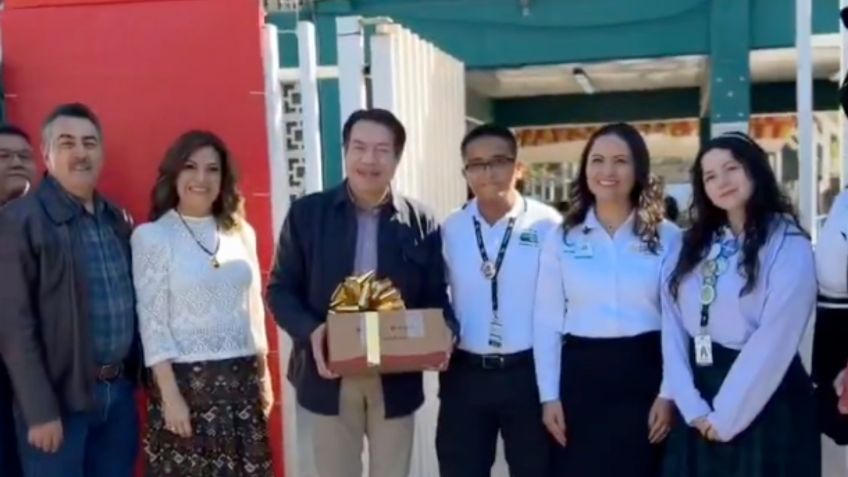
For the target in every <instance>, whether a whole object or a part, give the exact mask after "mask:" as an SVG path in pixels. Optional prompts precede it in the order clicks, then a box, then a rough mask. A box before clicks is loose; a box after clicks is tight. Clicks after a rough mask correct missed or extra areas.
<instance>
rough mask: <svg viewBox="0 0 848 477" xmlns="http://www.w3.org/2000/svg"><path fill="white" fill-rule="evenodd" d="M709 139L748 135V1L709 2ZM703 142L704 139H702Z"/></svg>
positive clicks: (749, 84)
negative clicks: (726, 134)
mask: <svg viewBox="0 0 848 477" xmlns="http://www.w3.org/2000/svg"><path fill="white" fill-rule="evenodd" d="M709 32H710V42H709V45H710V52H709V62H710V64H709V85H708V86H707V87H706V88H702V94H708V95H709V97H708V100H707V111H706V115H704V118H702V119H706V120H707V123H706V124H705V125H704V126H703V127H702V131H703V132H705V133H706V134H707V135H708V137H715V136H717V135H719V134H721V133H723V132H727V131H743V132H748V121H749V118H750V116H751V68H750V63H749V59H748V58H749V52H750V49H751V1H750V0H710V28H709ZM702 139H703V137H702Z"/></svg>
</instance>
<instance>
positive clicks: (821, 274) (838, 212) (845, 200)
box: [816, 191, 848, 298]
mask: <svg viewBox="0 0 848 477" xmlns="http://www.w3.org/2000/svg"><path fill="white" fill-rule="evenodd" d="M816 275H817V276H818V282H819V293H821V294H822V295H824V296H826V297H830V298H848V191H844V192H842V193H841V194H839V195H838V196H837V197H836V200H835V201H833V205H832V206H831V208H830V213H828V214H827V220H826V221H825V223H824V227H822V231H821V233H820V234H819V238H818V242H817V243H816Z"/></svg>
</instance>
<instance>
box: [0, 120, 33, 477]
mask: <svg viewBox="0 0 848 477" xmlns="http://www.w3.org/2000/svg"><path fill="white" fill-rule="evenodd" d="M33 154H34V153H33V150H32V144H31V142H30V139H29V136H28V135H27V133H26V132H24V131H23V129H21V128H19V127H17V126H14V125H11V124H3V125H0V208H2V207H3V206H4V205H6V203H8V202H10V201H12V200H14V199H17V198H18V197H21V196H22V195H24V194H26V193H27V191H28V190H29V188H30V185H31V184H32V182H33V181H34V179H35V160H34V158H33ZM0 469H3V472H4V473H3V475H6V476H8V477H18V476H20V475H21V474H20V467H19V464H18V450H17V446H16V444H15V426H14V420H13V417H12V387H11V384H10V383H9V376H8V374H7V373H6V367H5V366H3V364H2V362H0Z"/></svg>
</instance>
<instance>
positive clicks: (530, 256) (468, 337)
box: [436, 124, 561, 477]
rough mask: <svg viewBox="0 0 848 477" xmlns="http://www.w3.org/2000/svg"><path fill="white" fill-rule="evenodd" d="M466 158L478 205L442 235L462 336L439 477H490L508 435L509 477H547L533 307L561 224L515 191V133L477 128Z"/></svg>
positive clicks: (442, 431) (464, 147) (451, 221)
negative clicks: (545, 250)
mask: <svg viewBox="0 0 848 477" xmlns="http://www.w3.org/2000/svg"><path fill="white" fill-rule="evenodd" d="M460 152H461V155H462V165H463V175H464V176H465V179H466V181H467V182H468V185H469V186H470V188H471V189H472V190H473V191H474V195H475V198H474V199H473V200H472V201H471V202H470V203H468V204H466V205H465V207H463V208H462V209H460V210H457V211H456V212H454V213H452V214H451V215H450V216H449V217H448V218H447V220H445V223H444V226H443V227H442V241H443V243H444V256H445V263H446V266H447V271H448V282H449V284H450V291H451V293H450V295H451V299H452V304H453V308H454V312H455V313H456V317H457V320H458V321H459V324H460V328H461V335H460V337H459V341H458V349H457V350H456V352H455V353H454V354H453V358H452V360H451V364H450V366H449V369H448V370H447V371H445V372H443V373H442V374H441V376H440V386H439V399H440V402H441V404H440V406H439V418H438V428H437V431H436V454H437V456H438V459H439V469H440V475H441V477H486V476H488V475H489V474H490V472H491V468H492V465H493V464H494V462H495V450H496V447H497V446H496V444H497V441H498V435H499V434H500V435H501V436H502V437H503V443H504V452H505V454H506V460H507V463H508V464H509V471H510V475H512V476H513V477H538V476H547V475H548V464H549V456H550V452H549V450H550V444H551V440H550V438H549V437H548V436H547V434H546V432H545V428H544V427H543V426H542V406H541V404H540V402H539V393H538V391H537V388H536V375H535V371H534V367H533V349H532V348H533V307H534V300H535V297H536V274H537V272H538V269H539V254H540V251H541V239H542V237H544V236H545V235H547V233H548V232H549V231H550V230H551V229H552V228H554V227H556V226H557V225H558V224H559V222H560V220H561V219H560V216H559V214H558V213H557V212H556V210H554V209H553V208H551V207H549V206H547V205H545V204H542V203H540V202H538V201H535V200H533V199H529V198H526V197H523V196H522V195H521V193H520V192H519V191H518V190H517V189H516V181H517V179H518V175H519V168H520V166H519V164H518V163H517V162H516V156H517V153H518V145H517V142H516V139H515V136H514V135H513V134H512V132H511V131H510V130H509V129H506V128H503V127H500V126H496V125H492V124H484V125H481V126H477V127H476V128H474V129H472V130H471V131H469V132H468V134H466V135H465V138H464V139H463V141H462V144H461V147H460Z"/></svg>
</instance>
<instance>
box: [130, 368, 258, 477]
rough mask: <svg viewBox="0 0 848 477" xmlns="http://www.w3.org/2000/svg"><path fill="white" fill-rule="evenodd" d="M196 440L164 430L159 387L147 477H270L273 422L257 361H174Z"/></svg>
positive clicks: (149, 435)
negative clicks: (265, 410)
mask: <svg viewBox="0 0 848 477" xmlns="http://www.w3.org/2000/svg"><path fill="white" fill-rule="evenodd" d="M173 369H174V375H175V376H176V380H177V385H178V386H179V389H180V393H181V394H182V396H183V398H184V399H185V401H186V404H187V405H188V408H189V410H190V414H191V427H192V437H189V438H182V437H179V436H177V435H176V434H173V433H171V432H170V431H168V430H166V429H165V419H164V412H163V410H162V399H161V396H160V395H159V391H158V389H156V386H154V390H153V393H152V394H153V395H152V396H151V399H150V404H149V405H148V411H149V418H148V430H147V434H146V436H145V439H144V451H145V454H146V455H147V470H146V475H147V477H160V476H175V477H177V476H178V477H271V476H272V475H273V471H272V465H271V450H270V446H269V441H268V420H267V418H266V417H265V415H264V414H263V412H262V398H261V383H260V379H259V362H258V360H257V359H256V358H255V357H248V358H234V359H227V360H221V361H203V362H197V363H174V364H173Z"/></svg>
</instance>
